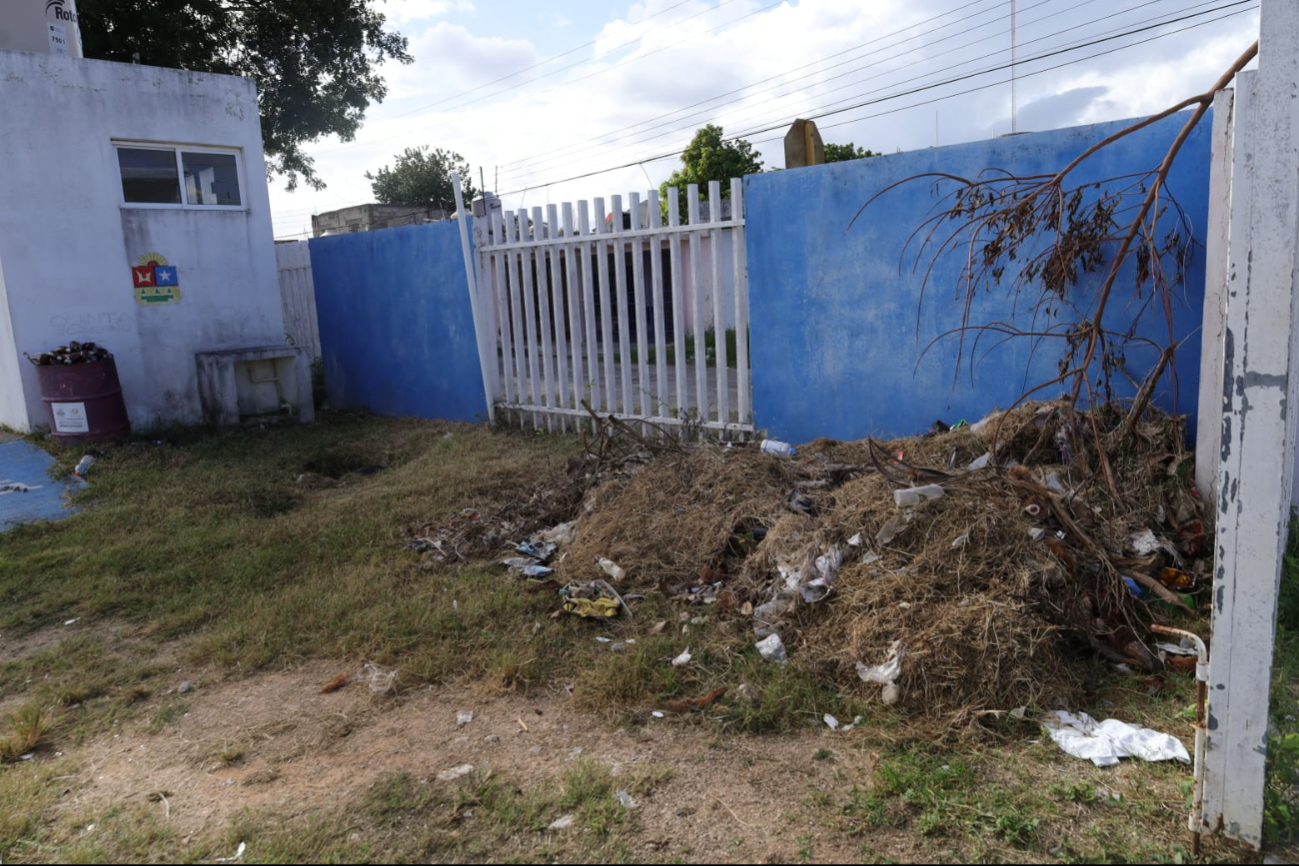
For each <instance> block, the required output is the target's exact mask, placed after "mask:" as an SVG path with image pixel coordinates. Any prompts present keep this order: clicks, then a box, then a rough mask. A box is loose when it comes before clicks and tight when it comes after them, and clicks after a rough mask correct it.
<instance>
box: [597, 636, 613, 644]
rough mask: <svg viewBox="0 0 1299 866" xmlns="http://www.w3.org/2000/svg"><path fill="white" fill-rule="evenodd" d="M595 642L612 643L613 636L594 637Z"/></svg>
mask: <svg viewBox="0 0 1299 866" xmlns="http://www.w3.org/2000/svg"><path fill="white" fill-rule="evenodd" d="M595 642H596V643H613V638H611V637H598V638H596V639H595Z"/></svg>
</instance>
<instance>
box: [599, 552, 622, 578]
mask: <svg viewBox="0 0 1299 866" xmlns="http://www.w3.org/2000/svg"><path fill="white" fill-rule="evenodd" d="M598 561H599V563H600V567H601V568H602V569H604V573H605V574H607V575H609V576H610V577H612V578H613V579H614V580H615V581H618V582H622V581H623V580H626V579H627V570H626V569H624V568H623V567H622V566H621V565H619V564H618V563H616V562H614V561H613V560H612V559H605V558H604V557H601V558H600V559H599V560H598Z"/></svg>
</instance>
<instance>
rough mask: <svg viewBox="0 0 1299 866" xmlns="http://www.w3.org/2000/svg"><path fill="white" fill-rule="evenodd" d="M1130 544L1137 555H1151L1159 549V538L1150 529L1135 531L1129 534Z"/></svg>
mask: <svg viewBox="0 0 1299 866" xmlns="http://www.w3.org/2000/svg"><path fill="white" fill-rule="evenodd" d="M1128 546H1129V547H1131V548H1132V552H1133V553H1135V554H1136V555H1137V556H1149V555H1150V554H1152V553H1154V552H1155V551H1157V550H1159V547H1160V545H1159V539H1157V538H1155V534H1154V533H1153V532H1151V531H1150V530H1149V529H1143V530H1141V531H1140V532H1134V533H1132V534H1131V535H1129V536H1128Z"/></svg>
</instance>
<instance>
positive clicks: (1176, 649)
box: [1155, 643, 1200, 658]
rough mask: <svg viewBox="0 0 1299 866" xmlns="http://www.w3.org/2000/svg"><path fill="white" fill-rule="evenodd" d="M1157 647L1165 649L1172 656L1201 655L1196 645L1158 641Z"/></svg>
mask: <svg viewBox="0 0 1299 866" xmlns="http://www.w3.org/2000/svg"><path fill="white" fill-rule="evenodd" d="M1155 649H1158V650H1163V651H1164V652H1166V653H1168V654H1169V655H1170V656H1195V657H1197V658H1198V657H1199V655H1200V653H1199V651H1198V650H1196V649H1195V648H1194V647H1184V646H1178V645H1177V644H1171V643H1157V644H1155Z"/></svg>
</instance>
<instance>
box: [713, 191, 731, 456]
mask: <svg viewBox="0 0 1299 866" xmlns="http://www.w3.org/2000/svg"><path fill="white" fill-rule="evenodd" d="M708 217H709V222H710V223H711V224H712V231H710V232H709V233H708V234H709V237H710V238H711V248H712V253H713V256H712V266H713V267H712V270H713V339H714V340H715V341H716V342H715V345H716V347H717V350H716V354H717V367H716V370H717V420H718V421H719V422H720V423H721V424H722V429H723V431H725V429H726V425H727V424H729V423H731V369H730V367H729V366H727V363H726V305H725V304H724V303H723V295H725V292H724V291H723V289H722V184H721V182H720V181H716V180H710V181H709V182H708ZM723 436H725V433H724V432H723Z"/></svg>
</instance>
